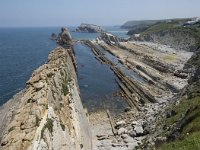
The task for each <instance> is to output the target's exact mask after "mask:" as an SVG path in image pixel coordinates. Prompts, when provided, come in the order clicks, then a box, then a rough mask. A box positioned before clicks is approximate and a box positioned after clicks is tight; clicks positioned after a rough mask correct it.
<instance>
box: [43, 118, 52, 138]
mask: <svg viewBox="0 0 200 150" xmlns="http://www.w3.org/2000/svg"><path fill="white" fill-rule="evenodd" d="M45 129H48V130H49V132H50V133H51V134H52V132H53V120H52V119H50V118H47V120H46V124H45V125H44V127H43V128H42V131H41V138H43V136H44V131H45Z"/></svg>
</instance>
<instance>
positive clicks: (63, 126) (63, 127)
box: [60, 122, 65, 131]
mask: <svg viewBox="0 0 200 150" xmlns="http://www.w3.org/2000/svg"><path fill="white" fill-rule="evenodd" d="M60 126H61V128H62V130H63V131H65V125H64V124H63V123H62V122H60Z"/></svg>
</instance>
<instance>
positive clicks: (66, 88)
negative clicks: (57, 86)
mask: <svg viewBox="0 0 200 150" xmlns="http://www.w3.org/2000/svg"><path fill="white" fill-rule="evenodd" d="M62 89H63V93H64V95H65V96H66V95H67V94H68V93H69V89H68V86H67V83H63V84H62Z"/></svg>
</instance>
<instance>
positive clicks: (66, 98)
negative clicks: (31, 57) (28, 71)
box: [0, 29, 91, 150]
mask: <svg viewBox="0 0 200 150" xmlns="http://www.w3.org/2000/svg"><path fill="white" fill-rule="evenodd" d="M59 36H60V39H59V43H60V44H61V45H62V44H64V45H65V44H66V43H67V44H66V45H67V46H68V47H67V48H63V47H61V46H60V47H57V48H56V49H54V50H53V51H52V52H51V53H50V54H49V57H48V62H47V63H46V64H44V65H42V66H41V67H39V68H38V69H37V70H35V71H34V72H33V74H32V77H31V78H30V79H29V80H28V81H27V86H26V88H25V90H24V91H23V92H22V94H21V95H20V96H18V97H17V99H18V105H17V106H16V107H15V109H11V111H12V112H10V111H8V114H10V115H9V116H8V115H7V113H4V114H2V113H1V115H2V116H1V118H4V120H5V118H6V117H9V118H10V119H7V120H5V123H4V128H2V129H4V131H3V134H2V135H3V136H2V137H1V139H2V140H1V139H0V140H1V148H2V149H3V150H12V149H15V150H27V149H28V150H47V149H48V150H53V149H54V150H62V149H63V150H82V149H85V150H90V149H91V133H90V128H89V123H88V119H87V116H86V111H85V110H84V108H83V106H82V103H81V99H80V95H79V94H80V93H79V87H78V85H77V77H76V73H75V68H74V66H73V62H72V59H73V58H71V56H70V54H69V53H70V51H72V49H71V48H70V47H69V46H70V45H68V44H69V43H71V41H70V37H71V36H70V34H69V32H67V30H66V29H62V33H61V34H60V35H59ZM63 37H64V38H63ZM71 54H72V52H71ZM13 102H14V100H13ZM3 110H5V109H3ZM0 111H1V109H0ZM0 125H1V124H0Z"/></svg>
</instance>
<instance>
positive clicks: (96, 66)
mask: <svg viewBox="0 0 200 150" xmlns="http://www.w3.org/2000/svg"><path fill="white" fill-rule="evenodd" d="M74 50H75V55H76V60H77V64H78V69H77V71H78V82H79V87H80V91H81V97H82V100H83V104H84V106H85V107H87V108H88V110H89V111H91V112H92V111H96V110H98V109H104V110H105V109H109V110H110V111H111V112H114V113H115V112H119V111H120V110H121V111H123V110H124V108H126V107H127V105H126V102H125V101H124V100H123V99H122V98H121V97H119V96H116V93H117V92H118V91H119V90H120V88H119V86H118V84H117V83H116V81H115V80H116V79H117V77H116V75H115V74H114V73H113V71H111V69H110V68H109V66H108V65H105V64H101V63H100V62H99V61H98V60H97V59H96V58H95V57H94V54H93V52H92V50H91V48H89V47H88V46H85V45H82V44H76V45H74Z"/></svg>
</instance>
